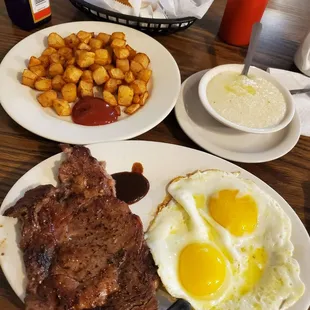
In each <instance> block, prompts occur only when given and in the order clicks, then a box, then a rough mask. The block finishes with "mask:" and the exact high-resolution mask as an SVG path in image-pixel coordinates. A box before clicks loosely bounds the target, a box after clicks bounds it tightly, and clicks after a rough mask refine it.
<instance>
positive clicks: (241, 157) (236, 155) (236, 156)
mask: <svg viewBox="0 0 310 310" xmlns="http://www.w3.org/2000/svg"><path fill="white" fill-rule="evenodd" d="M208 70H210V69H205V70H201V71H198V72H195V73H193V74H192V75H190V76H189V77H188V78H187V79H186V80H184V81H183V83H182V85H181V90H180V95H179V97H178V100H177V102H176V104H175V108H174V112H175V116H176V119H177V122H178V124H179V126H180V127H181V128H182V130H183V131H184V133H185V134H186V135H187V136H188V137H189V138H190V139H191V140H192V141H193V142H194V143H196V144H197V145H198V146H200V147H201V148H203V149H204V150H206V151H207V152H211V153H212V154H213V155H215V156H218V157H221V158H223V159H226V160H232V161H235V162H240V163H263V162H268V161H272V160H275V159H278V158H281V157H282V156H284V155H286V154H287V153H289V152H290V151H291V150H292V149H293V148H294V147H295V146H296V144H297V143H298V141H299V139H300V133H301V128H300V119H299V116H298V113H297V112H296V113H295V114H294V117H293V119H292V121H291V123H290V124H289V125H288V126H292V123H293V122H295V123H296V124H297V130H296V131H295V138H294V139H293V140H292V143H291V144H290V146H289V148H286V149H285V150H283V151H282V152H281V151H280V152H278V153H276V154H275V155H273V156H271V155H270V156H268V154H265V155H264V156H261V155H256V156H252V157H251V158H250V159H248V158H249V157H248V154H246V153H243V152H236V151H226V150H224V149H222V148H220V147H217V146H214V145H213V144H212V143H209V142H208V140H207V139H200V136H199V135H195V134H193V133H192V131H193V127H192V125H191V124H190V122H187V121H186V122H183V121H182V120H181V118H182V116H181V114H182V115H184V114H183V111H181V109H183V103H184V100H183V98H182V94H183V90H184V87H185V85H186V83H187V82H188V81H189V80H190V79H192V78H194V77H195V76H197V75H199V74H204V73H205V72H207V71H208ZM197 92H198V89H197ZM185 114H186V117H187V118H188V117H189V116H188V115H187V113H185ZM282 130H283V129H282ZM273 134H276V132H275V133H273ZM202 140H203V141H202ZM272 149H276V148H272ZM258 154H262V153H261V152H260V153H258ZM259 157H260V158H259Z"/></svg>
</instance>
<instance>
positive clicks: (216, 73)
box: [198, 64, 295, 133]
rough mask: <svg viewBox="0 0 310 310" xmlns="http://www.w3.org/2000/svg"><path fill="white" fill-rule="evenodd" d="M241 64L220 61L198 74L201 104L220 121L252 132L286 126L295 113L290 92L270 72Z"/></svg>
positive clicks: (262, 131) (270, 130) (275, 129)
mask: <svg viewBox="0 0 310 310" xmlns="http://www.w3.org/2000/svg"><path fill="white" fill-rule="evenodd" d="M242 69H243V65H242V64H229V65H221V66H218V67H215V68H213V69H210V70H209V71H207V72H206V73H205V75H204V76H203V77H202V78H201V80H200V83H199V87H198V92H199V97H200V100H201V103H202V105H203V106H204V108H205V109H206V110H207V111H208V112H209V113H210V114H211V115H212V116H213V117H214V118H215V119H217V120H218V121H220V122H221V123H223V124H225V125H227V126H229V127H232V128H235V129H238V130H241V131H245V132H251V133H271V132H276V131H279V130H281V129H283V128H284V127H286V126H287V125H288V124H289V123H290V122H291V120H292V118H293V116H294V113H295V106H294V102H293V98H292V96H291V94H290V92H289V91H288V90H287V89H286V88H285V87H284V86H282V85H281V84H280V83H279V82H278V81H277V80H276V79H275V78H274V77H273V76H271V75H270V74H269V73H267V72H266V71H263V70H261V69H258V68H256V67H252V66H251V67H250V70H249V73H248V75H247V76H244V75H241V71H242Z"/></svg>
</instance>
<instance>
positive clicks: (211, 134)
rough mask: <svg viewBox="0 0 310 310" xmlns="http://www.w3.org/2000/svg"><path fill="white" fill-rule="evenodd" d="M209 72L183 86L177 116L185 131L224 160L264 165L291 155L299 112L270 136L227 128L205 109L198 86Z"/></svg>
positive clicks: (297, 129) (298, 133)
mask: <svg viewBox="0 0 310 310" xmlns="http://www.w3.org/2000/svg"><path fill="white" fill-rule="evenodd" d="M206 71H207V70H204V71H200V72H197V73H195V74H193V75H192V76H190V77H189V78H188V79H187V80H185V81H184V82H183V84H182V88H181V92H180V95H179V99H178V101H177V104H176V106H175V114H176V118H177V120H178V123H179V124H180V126H181V128H182V129H183V130H184V132H185V133H186V134H187V135H188V136H189V137H190V138H191V139H192V140H193V141H194V142H195V143H197V144H198V145H199V146H201V147H202V148H204V149H205V150H207V151H209V152H211V153H213V154H216V155H218V156H221V157H223V158H226V159H229V160H233V161H238V162H245V163H260V162H265V161H270V160H274V159H277V158H279V157H281V156H283V155H285V154H286V153H288V152H289V151H290V150H291V149H292V148H293V147H294V146H295V145H296V143H297V142H298V139H299V137H300V121H299V117H298V115H297V113H295V115H294V118H293V120H292V122H291V123H290V124H289V125H288V126H287V127H286V128H284V129H282V130H280V131H277V132H274V133H269V134H251V133H246V132H241V131H239V130H236V129H233V128H230V127H227V126H225V125H224V124H222V123H220V122H219V121H217V120H216V119H215V118H213V117H212V116H211V115H210V114H209V113H208V112H207V111H206V109H205V108H204V107H203V105H202V103H201V101H200V99H199V95H198V85H199V81H200V79H201V77H202V76H203V75H204V73H205V72H206Z"/></svg>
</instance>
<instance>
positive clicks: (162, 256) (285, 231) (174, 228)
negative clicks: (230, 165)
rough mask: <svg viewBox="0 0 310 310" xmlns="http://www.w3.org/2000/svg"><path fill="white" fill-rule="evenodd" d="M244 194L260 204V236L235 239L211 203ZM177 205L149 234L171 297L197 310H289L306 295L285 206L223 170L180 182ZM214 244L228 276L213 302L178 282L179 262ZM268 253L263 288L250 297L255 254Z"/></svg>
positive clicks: (175, 186) (175, 188) (174, 191)
mask: <svg viewBox="0 0 310 310" xmlns="http://www.w3.org/2000/svg"><path fill="white" fill-rule="evenodd" d="M226 189H229V190H238V191H239V194H238V195H239V196H240V197H241V196H243V195H250V196H251V197H252V198H253V199H254V200H255V202H256V205H257V210H258V220H257V226H256V228H255V230H254V231H253V232H252V233H250V234H245V235H243V236H234V235H233V234H231V233H230V232H229V231H228V230H227V229H225V228H224V227H222V226H221V225H220V224H218V223H217V222H216V221H215V220H214V219H213V218H212V216H211V215H210V213H209V210H208V201H209V199H210V197H211V196H213V195H215V194H216V193H218V192H219V191H221V190H226ZM168 192H169V194H170V195H171V197H172V199H171V201H170V202H169V203H168V204H167V205H166V207H164V208H163V209H162V210H161V211H160V212H159V213H158V215H157V216H156V218H155V219H154V221H153V223H152V224H151V226H150V229H149V231H148V233H147V236H146V240H147V243H148V245H149V247H150V249H151V252H152V255H153V257H154V260H155V263H156V265H157V266H158V274H159V276H160V278H161V280H162V282H163V284H164V286H165V287H166V289H167V291H168V292H169V293H170V294H171V295H172V296H174V297H176V298H184V299H186V300H188V301H189V302H190V303H191V304H192V306H193V307H194V308H195V309H211V308H212V310H213V309H214V310H216V309H217V310H220V309H228V310H229V309H232V310H233V309H240V310H243V309H244V310H248V309H257V310H258V309H269V310H273V309H275V310H276V309H279V307H280V306H281V305H282V308H281V309H287V308H288V307H290V306H291V305H292V304H294V303H295V302H296V301H297V300H298V299H299V298H300V297H301V296H302V294H303V292H304V285H303V283H302V282H301V280H300V277H299V273H300V271H299V265H298V263H297V261H296V260H295V259H294V258H293V257H292V254H293V250H294V247H293V244H292V243H291V241H290V237H291V222H290V219H289V218H288V216H287V215H286V214H285V212H284V211H283V210H282V208H281V207H280V205H279V204H278V203H277V202H276V201H275V200H274V199H272V198H271V197H270V196H269V195H268V194H266V193H265V192H263V191H262V190H261V189H260V188H259V187H258V186H257V185H256V184H255V183H253V182H252V181H249V180H244V179H242V178H240V177H239V174H238V173H228V172H223V171H218V170H208V171H204V172H200V171H197V172H196V173H193V174H192V175H190V176H186V177H183V178H178V179H176V180H175V181H173V182H172V183H171V184H170V185H169V186H168ZM194 195H200V196H201V195H203V197H204V198H205V203H204V206H203V207H200V208H197V206H196V202H195V199H194ZM195 242H201V243H209V244H211V245H213V246H214V247H216V248H217V249H219V251H221V252H222V253H224V255H225V257H226V267H227V271H228V275H227V277H226V280H225V283H224V284H223V286H222V287H221V289H220V290H219V291H218V292H216V293H215V294H213V295H212V296H210V298H207V299H206V298H205V299H199V298H196V297H193V296H190V295H189V294H188V293H187V292H186V290H184V288H183V287H182V285H181V284H180V281H179V279H178V258H179V254H180V252H181V250H182V249H183V248H184V247H185V246H186V245H188V244H191V243H195ZM258 248H263V249H264V251H265V252H266V253H267V257H268V260H267V263H266V266H265V267H264V272H263V275H262V277H261V279H260V280H259V282H258V283H256V285H255V286H254V288H252V289H251V290H250V291H249V292H247V293H246V294H242V293H241V290H240V288H241V287H243V285H245V284H246V279H245V278H244V277H243V273H244V272H245V271H246V269H247V264H248V263H247V262H248V258H249V256H250V255H252V253H253V251H254V250H255V249H258Z"/></svg>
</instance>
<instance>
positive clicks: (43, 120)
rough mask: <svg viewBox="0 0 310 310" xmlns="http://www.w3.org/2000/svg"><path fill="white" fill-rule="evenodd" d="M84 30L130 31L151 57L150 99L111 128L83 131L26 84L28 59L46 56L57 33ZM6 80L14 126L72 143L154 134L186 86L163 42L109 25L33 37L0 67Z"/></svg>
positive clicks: (2, 95)
mask: <svg viewBox="0 0 310 310" xmlns="http://www.w3.org/2000/svg"><path fill="white" fill-rule="evenodd" d="M79 30H85V31H90V32H95V33H99V32H106V33H109V34H110V33H112V32H115V31H121V32H124V33H125V34H126V37H127V42H128V44H129V45H130V46H132V47H133V48H134V49H136V50H137V51H139V52H144V53H146V54H147V55H148V56H149V58H150V60H151V68H152V70H153V76H152V80H151V83H150V84H151V89H150V98H149V99H148V101H147V103H146V105H145V106H144V107H143V108H141V109H140V110H139V111H138V112H137V113H135V114H134V115H132V116H124V118H123V119H121V120H119V121H118V122H116V123H113V124H109V125H103V126H81V125H77V124H74V123H73V122H72V120H71V117H59V116H57V115H56V113H55V112H54V111H53V110H52V109H50V108H45V109H44V108H42V107H41V105H40V104H39V103H38V102H37V100H36V96H37V95H38V94H39V92H38V91H35V90H32V89H30V88H29V87H26V86H23V85H21V84H20V78H21V74H22V72H23V70H24V69H25V68H26V65H27V61H28V59H29V58H30V56H32V55H35V56H40V55H41V53H42V52H43V50H44V48H45V44H46V38H47V36H48V35H49V34H50V33H51V32H57V33H59V34H60V35H61V36H63V37H65V36H67V35H69V34H71V33H72V32H75V33H76V32H78V31H79ZM0 80H1V83H0V102H1V104H2V106H3V108H4V110H5V111H6V112H7V113H8V114H9V115H10V116H11V117H12V118H13V119H14V121H16V122H17V123H18V124H19V125H21V126H23V127H24V128H26V129H27V130H29V131H31V132H33V133H35V134H37V135H39V136H42V137H44V138H47V139H51V140H55V141H59V142H65V143H72V144H89V143H97V142H106V141H116V140H124V139H130V138H133V137H136V136H138V135H140V134H142V133H144V132H146V131H148V130H150V129H151V128H153V127H155V126H156V125H157V124H159V123H160V122H161V121H162V120H163V119H164V118H165V117H166V116H167V115H168V114H169V113H170V112H171V110H172V109H173V107H174V105H175V102H176V100H177V98H178V95H179V91H180V87H181V78H180V72H179V68H178V66H177V64H176V62H175V60H174V58H173V57H172V56H171V54H170V53H169V52H168V51H167V50H166V49H165V48H164V47H163V46H162V45H161V44H160V43H158V42H157V41H156V40H154V39H153V38H151V37H149V36H147V35H146V34H144V33H142V32H139V31H137V30H134V29H131V28H128V27H125V26H121V25H116V24H110V23H103V22H74V23H68V24H61V25H57V26H53V27H49V28H45V29H43V30H41V31H38V32H36V33H34V34H32V35H30V36H29V37H27V38H25V39H24V40H22V41H21V42H19V43H18V44H16V45H15V46H14V47H13V48H12V49H11V50H10V51H9V53H8V54H7V55H6V56H5V58H4V59H3V61H2V63H1V66H0ZM167 81H169V83H167Z"/></svg>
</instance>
